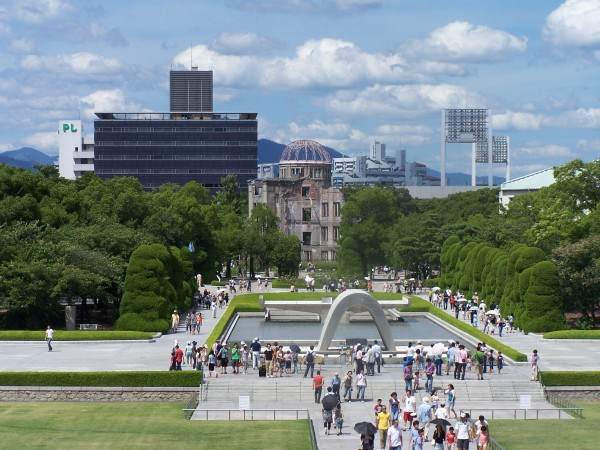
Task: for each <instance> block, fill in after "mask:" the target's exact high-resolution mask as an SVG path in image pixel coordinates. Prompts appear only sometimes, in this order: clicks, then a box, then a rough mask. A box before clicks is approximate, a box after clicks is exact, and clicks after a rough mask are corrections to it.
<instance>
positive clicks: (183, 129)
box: [95, 127, 256, 133]
mask: <svg viewBox="0 0 600 450" xmlns="http://www.w3.org/2000/svg"><path fill="white" fill-rule="evenodd" d="M255 131H256V127H164V128H161V127H156V128H155V127H98V128H96V129H95V132H96V133H123V132H125V133H201V132H205V133H206V132H208V133H211V132H216V133H248V132H251V133H252V132H255Z"/></svg>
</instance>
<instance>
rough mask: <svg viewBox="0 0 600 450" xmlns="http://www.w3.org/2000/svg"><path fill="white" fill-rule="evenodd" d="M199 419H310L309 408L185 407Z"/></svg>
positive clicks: (185, 410)
mask: <svg viewBox="0 0 600 450" xmlns="http://www.w3.org/2000/svg"><path fill="white" fill-rule="evenodd" d="M183 412H184V414H190V415H191V414H194V413H195V414H196V417H197V418H198V419H199V420H300V419H306V420H310V415H309V413H308V410H307V409H242V410H239V409H196V408H184V409H183Z"/></svg>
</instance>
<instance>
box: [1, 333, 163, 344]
mask: <svg viewBox="0 0 600 450" xmlns="http://www.w3.org/2000/svg"><path fill="white" fill-rule="evenodd" d="M45 337H46V332H45V331H25V330H4V331H0V341H44V339H45ZM151 338H152V333H149V332H146V331H79V330H76V331H64V330H54V340H55V341H131V340H146V339H151Z"/></svg>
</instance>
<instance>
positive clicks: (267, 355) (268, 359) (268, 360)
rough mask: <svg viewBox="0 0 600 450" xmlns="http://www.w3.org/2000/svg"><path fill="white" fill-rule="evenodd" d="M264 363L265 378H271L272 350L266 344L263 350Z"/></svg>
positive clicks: (269, 345)
mask: <svg viewBox="0 0 600 450" xmlns="http://www.w3.org/2000/svg"><path fill="white" fill-rule="evenodd" d="M265 363H266V365H267V378H273V349H272V348H271V344H267V348H266V349H265Z"/></svg>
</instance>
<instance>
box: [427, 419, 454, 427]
mask: <svg viewBox="0 0 600 450" xmlns="http://www.w3.org/2000/svg"><path fill="white" fill-rule="evenodd" d="M429 423H430V424H432V425H441V426H443V427H449V426H450V425H452V424H451V423H450V422H448V421H447V420H446V419H433V420H432V421H431V422H429Z"/></svg>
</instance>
